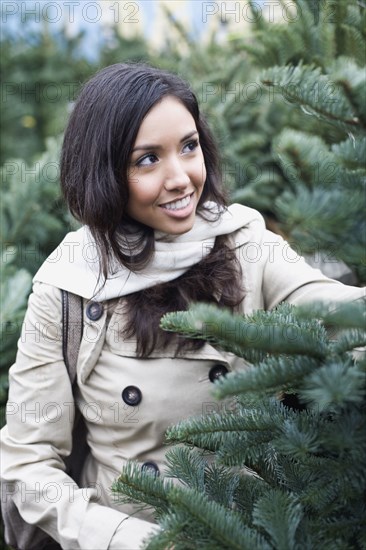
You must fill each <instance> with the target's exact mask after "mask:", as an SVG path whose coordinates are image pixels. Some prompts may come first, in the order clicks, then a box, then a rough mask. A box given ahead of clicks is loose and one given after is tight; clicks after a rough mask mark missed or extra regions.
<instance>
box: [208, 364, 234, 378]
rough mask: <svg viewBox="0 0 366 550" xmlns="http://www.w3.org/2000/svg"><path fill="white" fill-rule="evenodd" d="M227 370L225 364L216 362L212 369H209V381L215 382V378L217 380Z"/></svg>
mask: <svg viewBox="0 0 366 550" xmlns="http://www.w3.org/2000/svg"><path fill="white" fill-rule="evenodd" d="M228 372H229V371H228V370H227V368H226V367H225V365H220V363H218V364H217V365H214V366H213V367H212V369H211V370H210V372H209V374H208V377H209V379H210V380H211V382H215V380H218V379H219V378H220V376H225V375H226V374H227V373H228Z"/></svg>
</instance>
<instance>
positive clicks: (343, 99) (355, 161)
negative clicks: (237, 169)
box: [113, 0, 366, 550]
mask: <svg viewBox="0 0 366 550" xmlns="http://www.w3.org/2000/svg"><path fill="white" fill-rule="evenodd" d="M255 4H256V3H253V10H254V9H255ZM295 6H296V7H297V8H298V13H299V14H300V15H299V17H298V18H297V19H296V21H295V22H294V23H293V24H291V25H287V26H285V25H269V24H267V23H265V22H263V21H262V22H260V23H258V25H257V29H256V37H257V38H256V40H255V41H254V42H253V41H252V42H251V44H250V45H248V44H247V43H245V41H244V39H243V40H239V39H238V40H237V41H236V43H235V48H238V51H239V54H240V53H241V52H243V51H244V50H245V51H246V52H249V54H250V55H251V57H252V59H253V58H256V62H257V63H258V64H259V65H262V66H266V67H267V68H266V69H265V71H264V72H263V71H262V72H261V73H259V74H260V78H261V81H262V83H263V85H265V86H267V88H268V90H269V93H271V94H272V95H273V94H274V92H276V93H275V94H274V95H275V96H277V102H278V103H277V104H278V105H279V113H278V118H277V120H276V124H274V125H273V126H272V128H275V127H276V125H277V129H278V132H277V135H274V134H271V133H270V134H267V135H266V138H267V145H268V143H269V144H270V150H268V151H267V152H268V155H269V156H268V157H267V159H268V162H269V165H270V164H271V163H272V166H273V165H274V166H275V173H276V174H277V176H278V180H277V181H279V182H280V184H279V185H278V186H277V187H276V190H277V191H276V192H277V193H279V196H278V198H277V199H276V200H275V201H273V202H272V204H270V200H269V199H268V198H265V199H264V201H267V202H266V204H265V205H263V208H261V210H262V211H264V213H266V214H269V215H270V216H271V217H273V218H274V219H275V220H276V228H277V229H279V230H281V231H282V232H283V233H284V234H285V235H287V236H289V237H290V238H291V239H292V240H293V241H294V242H295V244H296V243H298V244H300V245H301V251H302V252H306V251H313V252H314V251H315V250H316V251H318V252H319V250H320V251H324V252H325V253H326V254H329V255H334V256H336V257H337V258H341V259H342V260H344V261H345V262H346V263H347V264H348V265H350V266H352V268H353V270H354V271H355V273H356V274H357V276H358V279H359V281H364V280H365V275H366V274H365V256H364V254H365V244H366V243H365V234H364V228H365V225H364V223H365V222H364V218H363V215H364V214H363V212H364V205H365V202H364V191H365V175H366V171H365V164H364V158H365V147H366V127H365V111H364V109H365V107H364V105H365V102H364V100H363V94H364V89H365V76H364V75H365V72H364V68H363V67H362V65H363V64H364V63H365V58H364V53H363V49H362V47H361V45H362V43H363V41H364V28H365V27H364V21H365V11H366V10H365V8H364V6H362V5H361V4H360V3H358V2H353V1H350V2H346V1H344V0H340V1H339V2H332V1H330V0H329V1H328V0H326V1H324V2H319V3H318V2H317V3H314V2H311V1H304V0H298V1H296V2H295ZM270 51H271V55H269V52H270ZM230 59H231V58H230ZM231 63H232V64H234V61H231ZM229 65H230V63H229ZM229 72H230V71H229V69H228V71H227V73H226V75H228V74H229ZM279 97H280V98H281V100H279V99H278V98H279ZM284 99H286V102H285V101H284ZM241 107H242V108H243V109H244V107H245V106H243V105H241ZM217 109H218V105H217V102H216V104H215V105H214V110H216V114H217V112H218V111H217ZM225 109H228V106H227V105H225ZM233 109H234V110H237V109H238V106H237V105H233ZM286 110H287V111H288V114H287V115H286V113H285V111H286ZM227 112H228V111H227V110H226V113H227ZM269 112H270V109H269V110H268V109H267V110H266V111H265V116H264V119H266V117H268V116H269ZM232 121H233V118H230V122H229V124H231V123H232ZM226 122H227V121H225V124H226ZM238 143H239V141H235V144H238ZM236 152H237V153H238V155H239V158H240V155H241V154H242V157H241V158H242V159H243V158H247V156H246V153H247V151H245V153H244V150H243V149H242V150H241V152H240V148H238V149H237V150H236ZM269 172H270V171H269ZM241 184H242V182H240V183H239V186H238V189H237V191H236V192H234V193H233V194H232V196H233V197H235V199H236V200H242V201H243V202H247V199H248V197H249V198H251V197H253V196H255V193H257V192H259V193H260V191H261V190H262V189H263V190H264V197H266V194H265V190H266V188H267V186H268V184H269V180H267V181H265V180H264V179H262V180H261V182H260V183H259V184H258V186H257V187H256V185H257V183H256V182H254V181H252V182H251V181H250V180H249V182H247V184H246V185H243V186H242V185H241ZM273 203H274V206H273ZM252 205H253V206H257V205H256V204H252ZM279 222H280V223H279ZM161 326H162V328H163V329H164V330H168V331H174V332H177V333H179V334H182V335H185V336H189V337H191V338H199V339H203V340H206V341H208V342H210V343H212V344H213V345H215V346H218V347H219V348H222V349H225V350H228V351H231V352H233V353H235V354H236V355H238V356H239V357H243V358H245V359H246V360H247V361H248V362H249V363H251V367H250V368H249V369H248V370H246V371H245V372H240V373H232V374H229V375H227V376H226V377H225V378H224V379H221V380H220V381H218V382H217V383H216V384H215V390H214V395H215V397H216V398H217V399H221V400H225V401H224V403H225V406H224V407H220V412H213V413H211V414H208V415H203V416H202V417H199V418H191V419H187V420H184V421H182V422H181V423H180V424H178V425H176V426H173V427H171V428H170V429H169V430H168V433H167V434H166V439H167V443H169V444H171V448H169V450H168V452H167V455H166V462H167V471H166V474H165V476H164V477H159V478H154V477H151V475H150V476H149V475H148V474H147V473H144V472H141V469H140V468H139V466H138V465H137V464H134V463H133V462H131V463H128V465H127V466H126V467H124V468H123V469H122V473H121V475H120V477H119V478H118V480H116V482H115V484H114V487H113V490H114V491H115V492H116V493H117V494H118V496H119V498H120V499H121V501H122V502H135V503H137V504H138V506H145V505H146V506H151V507H152V508H153V509H154V510H155V513H156V519H157V521H158V523H159V524H160V525H161V527H162V528H163V530H162V532H161V533H160V534H158V535H156V536H154V537H153V538H152V539H151V540H150V541H149V544H148V548H149V550H155V549H160V548H169V547H174V548H175V549H176V550H180V549H181V550H183V549H184V550H187V549H190V548H191V549H196V548H203V549H207V550H215V549H217V550H223V549H227V550H233V549H240V550H242V549H246V548H247V549H250V550H252V549H256V548H257V549H258V550H259V549H260V550H262V549H273V550H279V549H281V550H282V549H306V548H308V549H313V548H322V549H325V550H327V549H329V550H331V549H332V550H333V549H339V550H347V549H350V550H351V549H356V550H359V549H363V548H366V536H365V533H366V505H365V503H364V495H365V490H366V472H365V468H364V464H365V462H366V415H365V412H366V411H365V397H366V392H365V390H366V388H365V386H366V384H365V378H366V377H365V374H366V373H365V371H366V359H365V355H364V353H360V352H358V351H357V349H358V348H360V347H363V346H365V345H366V326H365V304H364V303H358V304H355V303H353V304H343V305H338V306H335V305H334V304H328V303H323V304H321V303H320V304H309V305H308V306H302V307H298V308H294V307H291V306H289V305H288V304H282V305H280V306H279V307H278V308H276V310H274V311H268V312H263V311H257V312H254V313H253V314H252V315H250V316H233V315H232V314H230V313H229V312H228V311H223V310H219V309H216V308H214V307H213V306H207V305H205V304H197V305H193V306H192V307H191V308H190V310H189V311H187V312H176V313H171V314H168V315H166V316H165V317H163V319H162V322H161ZM288 395H290V396H291V395H294V396H296V398H297V400H298V405H297V406H296V407H291V406H289V405H288V403H289V401H288V400H287V396H288Z"/></svg>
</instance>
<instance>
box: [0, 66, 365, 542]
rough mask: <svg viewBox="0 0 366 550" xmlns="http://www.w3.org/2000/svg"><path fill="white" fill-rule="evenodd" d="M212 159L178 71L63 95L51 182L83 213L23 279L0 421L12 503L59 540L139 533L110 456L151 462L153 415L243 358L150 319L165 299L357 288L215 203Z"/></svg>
mask: <svg viewBox="0 0 366 550" xmlns="http://www.w3.org/2000/svg"><path fill="white" fill-rule="evenodd" d="M218 163H219V161H218V154H217V150H216V147H215V144H214V141H213V139H212V136H211V133H210V131H209V129H208V127H207V125H206V123H205V120H204V119H203V117H202V115H201V114H200V113H199V109H198V106H197V101H196V98H195V97H194V95H193V93H192V92H191V91H190V89H189V88H188V86H187V85H186V84H185V83H184V82H182V80H181V79H180V78H178V77H177V76H174V75H172V74H168V73H165V72H163V71H160V70H158V69H154V68H151V67H147V66H145V65H139V64H117V65H114V66H111V67H107V68H106V69H104V70H102V71H101V72H99V73H98V74H97V75H96V76H95V77H94V78H92V79H91V80H90V81H89V82H88V83H87V84H86V85H85V87H84V89H83V90H82V92H81V94H80V96H79V99H78V101H77V102H76V105H75V108H74V110H73V113H72V115H71V118H70V121H69V124H68V127H67V130H66V133H65V139H64V145H63V151H62V169H61V182H62V189H63V193H64V196H65V198H66V201H67V204H68V206H69V208H70V210H71V212H72V213H73V214H74V216H75V217H76V218H77V219H78V220H80V221H81V222H82V224H83V227H82V228H81V229H80V230H79V231H76V232H74V233H69V234H68V235H67V236H66V237H65V239H64V240H63V242H62V243H61V245H60V246H59V247H58V249H57V250H56V251H55V253H54V254H53V255H51V256H50V258H48V260H47V261H46V262H45V263H44V264H43V266H42V267H41V268H40V270H39V271H38V273H37V274H36V276H35V278H34V287H33V293H32V295H31V296H30V299H29V306H28V310H27V313H26V317H25V320H24V324H23V332H22V336H21V338H20V340H19V350H18V355H17V359H16V363H15V364H14V366H13V367H12V368H11V369H10V392H9V403H10V406H9V407H8V420H7V421H8V424H7V427H5V428H4V429H3V432H2V452H3V456H2V467H3V471H2V478H3V479H4V480H5V481H7V482H17V483H18V486H19V487H21V490H19V491H18V493H17V494H16V496H15V502H16V505H17V507H18V509H19V511H20V513H21V515H22V517H23V518H24V519H25V520H26V521H27V522H28V523H35V524H38V525H40V526H41V527H42V529H44V530H45V531H46V532H47V533H49V534H50V535H51V536H52V537H53V538H54V539H55V540H57V541H59V543H60V544H61V546H62V548H65V549H66V548H75V549H77V548H80V549H92V548H94V549H98V550H104V549H110V550H115V549H119V550H120V549H131V548H138V547H139V546H140V544H141V542H142V540H143V539H144V538H145V537H146V535H147V534H148V533H149V532H151V530H152V529H153V528H154V526H153V518H152V517H151V516H149V514H148V513H147V512H140V513H134V510H133V508H130V507H128V506H126V505H123V506H121V505H119V504H118V503H117V502H115V501H114V500H113V496H112V495H111V492H110V486H111V484H112V482H113V481H114V479H115V478H116V477H117V476H118V474H119V471H120V469H121V467H122V465H123V464H124V462H125V461H126V460H128V459H134V460H137V461H138V462H139V463H140V464H141V467H142V468H147V469H149V470H151V471H152V472H154V473H155V474H159V473H160V472H162V473H163V472H164V451H165V450H164V446H163V441H164V432H165V430H166V429H167V427H168V426H169V425H171V424H174V423H176V422H177V421H179V420H181V419H182V418H186V417H188V416H191V415H195V414H200V413H202V412H204V411H205V407H206V405H207V403H209V402H210V401H212V397H211V389H212V385H211V384H212V382H214V381H215V380H216V379H217V378H218V377H219V376H222V375H224V374H225V373H226V372H228V371H230V370H233V369H237V368H243V367H245V362H244V361H243V360H241V359H238V358H235V357H233V356H232V355H231V354H225V353H223V352H221V351H218V350H216V349H214V348H213V347H212V346H210V345H209V344H203V343H200V342H195V343H192V342H191V341H189V340H181V339H180V340H179V342H178V340H177V339H176V337H175V336H174V335H172V334H170V333H164V332H163V331H161V330H160V329H159V320H160V317H161V316H162V315H163V314H164V313H166V312H168V311H176V310H182V309H187V307H188V306H189V303H190V302H193V301H205V302H212V303H216V304H218V305H219V306H223V307H229V308H231V309H232V310H233V311H240V312H244V313H250V312H252V311H253V310H255V309H259V308H262V309H263V308H264V309H271V308H273V307H275V306H276V305H278V304H279V303H280V302H282V301H283V300H286V301H289V302H291V303H293V304H300V303H303V302H307V301H312V300H317V299H322V300H327V299H329V300H341V301H346V300H347V301H348V300H354V299H358V298H360V297H361V296H363V294H364V292H363V290H362V289H359V288H353V287H346V286H343V285H342V284H340V283H338V282H335V281H332V280H330V279H328V278H326V277H325V276H323V275H322V274H321V273H320V272H319V271H317V270H314V269H312V268H310V267H309V266H307V265H306V264H305V262H304V261H303V259H301V258H300V257H298V256H297V255H296V254H295V253H294V252H293V251H292V250H291V249H290V248H289V246H288V244H287V243H286V242H284V241H283V240H282V239H281V238H280V237H279V236H277V235H274V234H273V233H271V232H269V231H266V229H265V226H264V222H263V219H262V217H261V216H260V214H259V213H258V212H256V211H254V210H252V209H250V208H246V207H244V206H240V205H232V206H230V207H229V208H226V206H225V204H226V203H225V197H224V194H223V190H222V185H221V179H220V173H219V164H218ZM60 289H64V290H68V291H70V292H72V293H75V294H77V295H79V296H81V297H82V298H83V300H84V333H83V340H82V343H81V347H80V353H79V358H78V375H77V380H78V391H77V393H76V395H75V397H74V396H73V393H72V389H71V386H70V381H69V378H68V374H67V372H66V370H65V367H64V364H63V357H62V344H61V341H60V337H59V334H60V326H61V293H60ZM74 404H76V406H77V407H78V408H79V409H80V411H81V413H82V415H83V416H84V418H85V421H86V424H87V428H88V443H89V446H90V450H91V452H90V455H89V456H88V458H87V460H86V462H85V465H84V468H83V473H82V482H81V484H80V485H81V487H83V488H79V487H78V486H77V485H76V484H75V483H74V482H73V481H72V480H71V479H70V478H69V477H68V476H67V474H66V473H65V472H64V462H63V459H64V458H65V457H66V456H67V455H68V454H69V453H70V450H71V431H72V421H70V419H71V420H72V418H73V414H74ZM86 488H87V489H86ZM132 513H134V515H133V517H132V516H131V515H130V514H132Z"/></svg>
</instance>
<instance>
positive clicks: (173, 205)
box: [162, 195, 191, 210]
mask: <svg viewBox="0 0 366 550" xmlns="http://www.w3.org/2000/svg"><path fill="white" fill-rule="evenodd" d="M190 202H191V195H188V197H184V199H180V200H179V201H175V202H168V203H167V204H163V205H162V207H163V208H166V209H167V210H180V209H182V208H185V207H186V206H188V205H189V203H190Z"/></svg>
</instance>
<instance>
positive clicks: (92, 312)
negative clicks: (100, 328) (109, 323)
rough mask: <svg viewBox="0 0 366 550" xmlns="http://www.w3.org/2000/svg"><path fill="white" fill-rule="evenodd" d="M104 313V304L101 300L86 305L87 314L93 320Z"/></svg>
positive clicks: (96, 319)
mask: <svg viewBox="0 0 366 550" xmlns="http://www.w3.org/2000/svg"><path fill="white" fill-rule="evenodd" d="M102 315H103V306H102V304H100V303H99V302H90V304H88V305H87V306H86V316H87V317H88V319H90V320H91V321H98V319H100V318H101V316H102Z"/></svg>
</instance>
